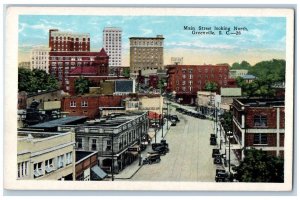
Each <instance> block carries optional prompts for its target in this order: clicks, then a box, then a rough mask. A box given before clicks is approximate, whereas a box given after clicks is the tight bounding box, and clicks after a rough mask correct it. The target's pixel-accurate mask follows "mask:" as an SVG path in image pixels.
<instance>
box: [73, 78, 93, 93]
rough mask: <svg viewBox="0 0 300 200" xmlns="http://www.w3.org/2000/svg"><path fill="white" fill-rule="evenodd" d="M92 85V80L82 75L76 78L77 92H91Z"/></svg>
mask: <svg viewBox="0 0 300 200" xmlns="http://www.w3.org/2000/svg"><path fill="white" fill-rule="evenodd" d="M90 85H91V82H90V81H89V79H87V78H85V77H83V76H80V77H79V78H77V79H76V80H75V92H76V94H85V93H88V92H89V87H90Z"/></svg>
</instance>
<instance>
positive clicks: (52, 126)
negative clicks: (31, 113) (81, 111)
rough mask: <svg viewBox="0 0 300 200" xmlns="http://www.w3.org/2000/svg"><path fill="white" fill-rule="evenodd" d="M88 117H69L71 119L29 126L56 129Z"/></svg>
mask: <svg viewBox="0 0 300 200" xmlns="http://www.w3.org/2000/svg"><path fill="white" fill-rule="evenodd" d="M86 118H87V117H86V116H69V117H63V118H59V119H55V120H52V121H48V122H44V123H40V124H35V125H32V126H29V128H54V127H57V126H60V125H66V124H70V123H74V122H76V121H79V120H82V119H86Z"/></svg>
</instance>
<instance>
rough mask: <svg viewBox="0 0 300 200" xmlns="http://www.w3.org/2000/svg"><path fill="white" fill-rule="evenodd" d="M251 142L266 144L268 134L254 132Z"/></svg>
mask: <svg viewBox="0 0 300 200" xmlns="http://www.w3.org/2000/svg"><path fill="white" fill-rule="evenodd" d="M253 144H268V136H267V134H265V133H256V134H254V139H253Z"/></svg>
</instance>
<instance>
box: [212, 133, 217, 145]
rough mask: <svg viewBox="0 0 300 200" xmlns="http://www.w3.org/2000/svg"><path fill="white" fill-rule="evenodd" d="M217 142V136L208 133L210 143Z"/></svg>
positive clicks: (214, 143)
mask: <svg viewBox="0 0 300 200" xmlns="http://www.w3.org/2000/svg"><path fill="white" fill-rule="evenodd" d="M216 144H217V138H216V135H215V134H210V145H216Z"/></svg>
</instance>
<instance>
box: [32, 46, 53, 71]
mask: <svg viewBox="0 0 300 200" xmlns="http://www.w3.org/2000/svg"><path fill="white" fill-rule="evenodd" d="M49 51H50V48H48V47H34V48H33V49H32V50H31V53H30V69H31V70H33V69H41V70H44V71H46V72H47V73H49Z"/></svg>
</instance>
